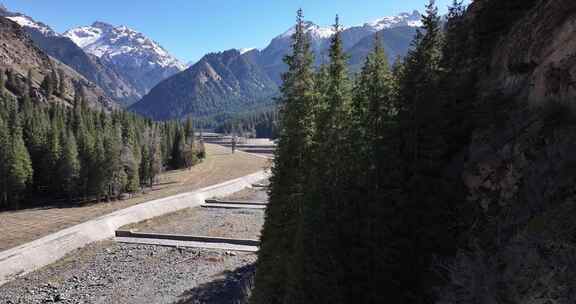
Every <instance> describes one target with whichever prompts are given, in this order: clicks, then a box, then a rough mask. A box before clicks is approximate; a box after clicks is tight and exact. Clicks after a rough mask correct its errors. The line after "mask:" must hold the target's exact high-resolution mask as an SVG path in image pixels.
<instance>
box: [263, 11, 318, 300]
mask: <svg viewBox="0 0 576 304" xmlns="http://www.w3.org/2000/svg"><path fill="white" fill-rule="evenodd" d="M296 22H297V23H296V30H295V32H294V35H293V36H292V40H293V43H292V54H291V55H288V56H286V58H285V62H286V64H287V65H288V71H287V72H286V73H285V74H284V75H283V77H282V78H283V80H284V84H283V85H282V88H281V97H280V98H279V100H278V101H279V104H280V107H281V110H280V112H281V120H280V121H281V122H280V130H279V139H278V146H277V150H276V157H275V159H274V166H273V177H272V178H271V189H270V193H269V194H270V204H269V206H268V209H267V210H266V224H265V226H264V229H263V232H262V240H263V242H262V247H261V249H260V251H259V254H258V270H257V272H256V278H255V280H256V286H257V287H256V290H255V292H254V295H253V297H252V299H251V301H252V302H253V303H267V304H274V303H284V299H285V298H286V297H287V296H288V294H287V290H289V289H292V288H291V287H288V286H287V284H288V280H287V277H288V276H289V275H290V276H292V277H294V276H297V274H295V273H292V274H289V273H290V272H291V271H292V269H291V267H293V265H292V264H291V262H292V261H293V260H292V259H293V255H294V251H295V250H294V246H296V240H295V238H294V236H295V234H296V231H297V229H298V223H299V222H300V219H299V218H300V217H301V212H302V194H303V192H304V189H305V187H306V185H305V181H306V176H305V172H306V170H307V168H306V158H307V157H308V155H309V151H310V146H311V142H312V137H313V131H314V130H313V129H314V126H313V121H314V118H313V103H314V101H315V92H314V86H315V85H314V71H313V62H314V58H313V55H312V52H311V49H310V41H309V38H308V36H307V34H306V32H305V21H304V17H303V13H302V10H299V11H298V15H297V20H296Z"/></svg>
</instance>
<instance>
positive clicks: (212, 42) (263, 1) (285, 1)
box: [0, 0, 452, 62]
mask: <svg viewBox="0 0 576 304" xmlns="http://www.w3.org/2000/svg"><path fill="white" fill-rule="evenodd" d="M426 2H427V0H401V1H392V0H168V1H149V0H90V1H85V0H0V3H3V4H4V5H5V6H6V7H7V8H8V9H10V10H12V11H17V12H22V13H25V14H27V15H30V16H31V17H33V18H35V19H36V20H38V21H42V22H44V23H46V24H48V25H50V26H52V27H53V28H54V29H55V30H56V31H58V32H63V31H66V30H67V29H69V28H72V27H76V26H80V25H90V24H92V22H93V21H95V20H99V21H105V22H108V23H111V24H115V25H126V26H129V27H131V28H134V29H136V30H138V31H140V32H143V33H144V34H145V35H147V36H148V37H150V38H152V39H154V40H156V41H158V42H159V43H160V44H161V45H162V46H164V47H165V48H166V49H168V51H170V52H171V53H172V54H174V55H175V56H176V57H178V58H179V59H181V60H183V61H185V62H188V61H196V60H198V59H200V58H201V57H202V56H203V55H204V54H206V53H209V52H215V51H222V50H226V49H231V48H249V47H257V48H263V47H265V46H266V45H267V44H268V43H269V41H270V39H272V38H273V37H275V36H276V35H278V34H281V33H283V32H284V31H285V30H286V29H288V28H289V27H290V26H292V24H293V23H294V16H295V11H296V10H297V9H298V8H299V7H302V8H303V9H304V13H305V15H306V19H308V20H311V21H313V22H315V23H317V24H320V25H329V24H331V23H332V21H333V20H334V16H335V14H340V18H341V22H342V23H343V24H344V25H347V26H349V25H356V24H362V23H364V22H366V21H372V20H374V19H378V18H380V17H382V16H388V15H396V14H398V13H400V12H405V11H410V12H411V11H412V10H415V9H418V10H420V11H423V8H424V5H425V3H426ZM451 2H452V0H437V4H438V7H439V8H440V10H441V12H446V7H447V6H448V4H450V3H451Z"/></svg>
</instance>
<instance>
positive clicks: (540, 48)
mask: <svg viewBox="0 0 576 304" xmlns="http://www.w3.org/2000/svg"><path fill="white" fill-rule="evenodd" d="M529 2H530V3H528V2H523V1H509V2H508V3H506V4H507V5H514V4H516V5H518V9H521V10H522V13H521V14H518V15H519V16H520V15H521V16H520V17H519V18H518V19H517V20H516V21H514V22H510V24H509V26H507V27H498V28H494V27H492V29H493V32H492V33H493V35H494V39H493V42H492V43H491V45H490V48H488V49H487V50H486V53H485V55H486V57H485V58H484V59H485V62H486V65H485V66H483V68H482V69H481V70H480V71H479V78H480V79H481V82H480V84H479V86H478V89H479V90H478V91H479V94H480V98H479V100H478V101H477V103H478V104H477V109H478V110H480V111H478V112H480V113H481V114H480V115H482V116H483V119H482V120H481V121H480V123H479V124H478V126H477V127H476V128H475V130H474V132H473V133H472V138H471V143H470V145H469V146H468V147H466V148H465V150H466V151H467V152H466V154H467V157H466V158H467V161H466V162H465V164H464V170H463V174H462V176H463V179H464V181H465V184H466V186H467V188H468V192H469V195H468V202H466V203H465V204H466V205H467V206H468V207H470V206H472V208H477V210H478V213H477V214H476V215H477V217H476V224H475V225H474V228H473V230H474V232H472V236H473V237H472V241H471V242H470V244H469V247H468V248H467V249H466V250H463V251H462V252H461V254H460V255H459V256H458V257H457V258H456V261H455V262H454V263H453V264H452V265H450V267H448V268H449V269H450V271H449V273H450V275H449V277H450V279H449V280H450V284H449V285H448V287H447V288H446V289H445V290H444V292H443V300H442V301H441V303H575V302H576V285H574V279H576V264H574V262H573V261H574V260H576V250H575V249H574V248H576V247H575V245H576V239H575V238H574V235H576V224H575V222H574V220H573V219H574V217H576V204H575V203H574V202H575V201H576V188H575V187H574V185H576V156H575V155H576V112H575V108H574V105H575V104H574V100H576V90H575V88H574V84H575V82H574V77H575V73H576V36H575V35H574V32H575V30H576V2H574V1H572V0H549V1H545V0H537V1H529ZM494 3H495V1H477V2H476V3H475V4H474V6H473V7H472V8H471V10H470V12H469V15H470V16H471V18H473V19H474V18H480V16H482V15H483V14H484V13H487V11H485V10H488V9H489V7H490V5H493V4H494ZM496 5H504V4H503V2H500V3H499V4H494V6H496ZM520 7H521V8H520ZM508 9H510V7H508ZM510 15H512V14H510ZM475 23H476V28H475V29H476V30H478V29H482V30H484V29H486V28H489V27H484V26H483V25H484V24H479V21H477V20H476V21H475ZM491 26H493V24H492V25H491ZM477 34H478V35H479V36H484V37H486V35H489V34H490V32H480V33H479V32H477ZM486 113H488V114H486Z"/></svg>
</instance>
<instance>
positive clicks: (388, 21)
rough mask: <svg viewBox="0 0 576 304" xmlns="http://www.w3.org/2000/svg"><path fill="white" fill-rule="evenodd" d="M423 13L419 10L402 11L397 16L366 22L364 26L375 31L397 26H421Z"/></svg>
mask: <svg viewBox="0 0 576 304" xmlns="http://www.w3.org/2000/svg"><path fill="white" fill-rule="evenodd" d="M421 18H422V15H420V13H419V12H418V11H413V12H412V13H401V14H399V15H397V16H387V17H383V18H380V19H378V20H375V21H372V22H369V23H365V24H364V27H366V28H370V29H372V30H373V31H375V32H377V31H381V30H384V29H389V28H395V27H400V26H410V27H420V26H422V21H421Z"/></svg>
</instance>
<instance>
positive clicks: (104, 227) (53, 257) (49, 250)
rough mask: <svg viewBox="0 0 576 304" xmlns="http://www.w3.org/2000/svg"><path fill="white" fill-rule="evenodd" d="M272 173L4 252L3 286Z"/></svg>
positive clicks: (147, 206) (0, 261)
mask: <svg viewBox="0 0 576 304" xmlns="http://www.w3.org/2000/svg"><path fill="white" fill-rule="evenodd" d="M268 177H269V173H267V172H264V171H260V172H257V173H254V174H251V175H247V176H244V177H241V178H238V179H234V180H231V181H227V182H224V183H221V184H218V185H214V186H210V187H207V188H203V189H200V190H197V191H193V192H189V193H183V194H179V195H175V196H171V197H167V198H162V199H158V200H154V201H150V202H147V203H143V204H140V205H136V206H133V207H130V208H126V209H122V210H118V211H116V212H114V213H111V214H108V215H105V216H102V217H99V218H96V219H93V220H90V221H88V222H85V223H82V224H79V225H76V226H73V227H70V228H67V229H64V230H61V231H58V232H56V233H53V234H50V235H48V236H45V237H43V238H41V239H38V240H35V241H33V242H30V243H27V244H24V245H21V246H18V247H16V248H13V249H9V250H6V251H3V252H0V286H1V285H3V284H5V283H7V282H8V281H10V280H12V279H14V278H16V277H18V276H21V275H25V274H27V273H30V272H32V271H34V270H37V269H39V268H41V267H44V266H46V265H49V264H51V263H54V262H56V261H58V260H59V259H61V258H63V257H64V256H65V255H66V254H68V253H70V252H71V251H73V250H76V249H79V248H82V247H84V246H86V245H88V244H90V243H93V242H97V241H102V240H105V239H109V238H112V237H114V234H115V231H116V230H117V229H118V228H120V227H122V226H124V225H128V224H132V223H136V222H140V221H144V220H147V219H150V218H153V217H157V216H161V215H164V214H167V213H171V212H175V211H179V210H182V209H186V208H190V207H197V206H200V205H201V204H202V203H204V200H206V199H208V198H212V197H224V196H227V195H230V194H232V193H234V192H238V191H240V190H242V189H244V188H247V187H250V186H251V185H252V184H254V183H256V182H258V181H261V180H263V179H266V178H268Z"/></svg>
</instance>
